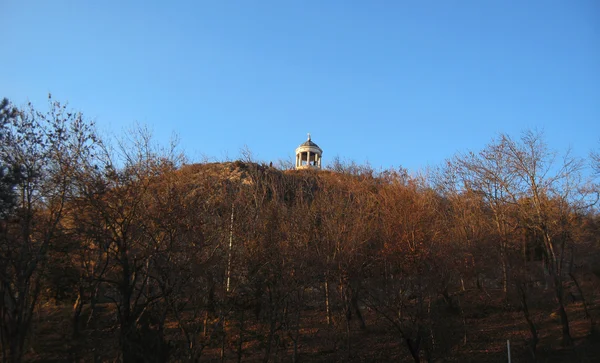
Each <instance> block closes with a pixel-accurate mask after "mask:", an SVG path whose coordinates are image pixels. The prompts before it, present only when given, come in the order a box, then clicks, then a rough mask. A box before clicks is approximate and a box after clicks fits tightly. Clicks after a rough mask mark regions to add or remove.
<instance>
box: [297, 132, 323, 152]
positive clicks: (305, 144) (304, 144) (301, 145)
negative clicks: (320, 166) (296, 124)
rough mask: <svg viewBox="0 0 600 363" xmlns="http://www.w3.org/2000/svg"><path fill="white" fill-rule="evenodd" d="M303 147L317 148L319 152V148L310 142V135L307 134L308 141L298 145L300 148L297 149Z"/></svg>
mask: <svg viewBox="0 0 600 363" xmlns="http://www.w3.org/2000/svg"><path fill="white" fill-rule="evenodd" d="M303 146H313V147H316V148H318V149H319V150H321V148H320V147H319V145H317V144H315V143H314V142H312V140H311V139H310V134H308V140H306V141H304V142H303V143H302V144H300V146H298V147H303Z"/></svg>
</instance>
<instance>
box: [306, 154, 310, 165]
mask: <svg viewBox="0 0 600 363" xmlns="http://www.w3.org/2000/svg"><path fill="white" fill-rule="evenodd" d="M306 165H310V151H307V152H306Z"/></svg>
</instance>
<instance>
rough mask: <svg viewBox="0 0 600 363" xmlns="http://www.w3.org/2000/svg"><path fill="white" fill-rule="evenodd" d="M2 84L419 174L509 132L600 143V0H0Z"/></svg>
mask: <svg viewBox="0 0 600 363" xmlns="http://www.w3.org/2000/svg"><path fill="white" fill-rule="evenodd" d="M0 14H1V16H0V19H1V20H0V35H1V39H0V44H1V45H2V56H1V57H0V69H1V72H2V73H1V75H0V97H8V98H9V99H10V100H12V101H13V102H14V103H16V104H17V105H23V104H24V103H25V102H27V101H28V100H30V101H32V102H33V103H34V104H36V105H37V106H38V107H45V106H46V103H45V102H46V97H47V94H48V92H51V93H52V95H53V97H54V98H56V99H58V100H60V101H69V103H70V105H71V106H72V107H73V108H74V109H77V110H80V111H82V112H83V113H84V114H85V115H86V116H87V117H88V118H90V119H94V120H95V121H96V122H97V124H98V126H99V128H100V129H101V130H103V131H105V132H113V133H117V134H118V133H120V132H121V131H122V130H123V128H124V127H125V126H127V125H131V124H132V122H134V121H139V122H141V123H145V124H148V125H150V126H151V127H152V128H153V129H154V132H155V134H156V135H157V137H158V138H159V139H160V140H167V139H168V137H169V135H170V134H171V132H172V131H174V132H176V133H178V134H179V135H180V139H181V146H182V147H183V148H184V149H185V150H186V152H187V153H188V154H189V155H190V156H191V157H193V158H194V157H195V158H200V156H201V155H208V156H211V157H214V158H216V159H223V158H225V157H229V158H236V157H237V156H239V151H240V149H241V148H242V147H243V146H244V145H247V146H248V147H249V148H250V149H251V150H252V151H253V153H254V154H255V155H256V156H257V157H258V159H260V160H264V161H267V162H269V161H276V160H278V159H280V158H281V159H287V158H291V157H293V154H294V149H295V147H296V146H297V145H298V144H300V143H302V142H303V141H305V139H306V133H307V132H310V133H311V134H312V138H313V141H315V142H316V143H317V144H319V145H320V146H321V147H322V148H323V149H324V155H323V157H324V162H325V163H327V161H329V160H331V158H332V157H333V156H335V155H339V156H340V157H342V158H347V159H352V160H355V161H357V162H359V163H363V162H366V161H368V162H370V163H371V165H373V166H374V167H376V168H379V167H383V168H387V167H390V166H395V167H397V166H404V167H407V168H409V169H410V170H417V169H420V168H423V167H426V166H428V165H431V166H433V165H437V164H438V163H440V162H441V161H442V160H444V159H445V158H448V157H450V156H452V155H453V154H454V153H455V152H456V151H464V150H467V149H473V150H478V149H480V148H481V147H483V146H484V145H485V144H487V143H488V142H489V141H490V140H491V139H492V138H493V137H494V136H495V135H497V134H498V133H499V132H506V133H509V134H511V135H513V136H518V135H519V133H520V131H521V130H523V129H525V128H538V129H543V130H544V131H545V134H546V138H547V141H548V142H549V143H550V144H551V146H553V147H555V148H557V149H560V150H563V149H565V148H567V147H568V146H572V147H573V149H574V151H575V153H576V154H578V155H581V156H585V155H587V153H588V152H589V151H590V150H591V149H592V148H596V149H598V148H600V1H597V0H572V1H567V0H559V1H553V0H542V1H536V0H527V1H522V0H519V1H508V0H497V1H494V0H485V1H481V0H474V1H445V0H435V1H396V0H393V1H392V0H390V1H384V0H381V1H376V0H375V1H370V0H368V1H367V0H362V1H353V0H343V1H341V0H340V1H334V0H304V1H301V0H269V1H268V0H252V1H251V0H237V1H233V0H232V1H224V0H212V1H208V0H207V1H202V0H198V1H195V0H190V1H82V0H72V1H65V0H52V1H47V0H39V1H29V0H0Z"/></svg>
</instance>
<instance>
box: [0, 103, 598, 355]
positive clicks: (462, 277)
mask: <svg viewBox="0 0 600 363" xmlns="http://www.w3.org/2000/svg"><path fill="white" fill-rule="evenodd" d="M1 121H2V127H3V128H2V134H1V137H2V139H1V140H0V141H1V143H2V148H1V150H0V152H1V157H2V160H1V162H2V165H1V169H0V171H1V174H0V181H1V190H0V194H1V195H0V197H1V199H2V200H1V202H2V204H1V206H2V211H1V212H2V213H1V217H2V220H1V223H0V283H1V285H0V297H1V299H0V324H1V325H0V334H1V335H0V337H1V341H0V346H1V348H2V358H3V361H7V362H19V361H50V360H57V361H66V360H68V361H123V362H164V361H194V362H196V361H217V360H219V361H263V362H268V361H293V362H298V361H353V360H354V361H359V360H360V361H364V360H366V361H388V360H396V361H398V360H400V361H415V362H420V361H428V362H429V361H431V362H433V361H441V360H451V361H469V360H471V359H473V360H479V361H482V360H502V359H504V357H505V355H506V353H505V352H504V351H503V350H497V348H498V347H504V344H505V342H506V340H507V339H511V340H512V341H513V347H514V348H513V349H514V351H513V354H516V356H518V357H520V358H519V359H522V360H529V361H535V360H538V359H540V356H544V357H547V356H549V355H550V353H548V352H552V351H553V350H552V349H560V350H561V352H564V351H566V352H570V351H573V352H574V353H573V354H575V355H574V356H578V357H585V356H586V354H594V353H593V352H592V353H590V352H588V351H587V350H585V349H586V348H585V347H582V344H583V343H582V342H583V341H585V340H586V339H594V337H595V329H596V327H595V320H596V319H597V317H598V298H599V296H597V291H599V289H598V286H599V284H598V283H599V280H598V279H599V274H600V270H598V268H597V267H595V266H597V265H598V263H599V262H600V234H599V231H600V230H599V226H600V217H599V214H598V210H597V205H596V202H597V197H598V188H597V185H594V184H593V180H592V179H589V180H588V179H585V176H586V172H585V169H584V164H582V163H583V162H584V161H583V160H578V159H576V158H571V157H569V156H568V155H566V156H565V157H562V158H557V157H556V155H555V154H554V152H553V151H552V150H551V149H549V148H548V146H547V145H545V143H544V140H543V138H542V137H541V135H540V134H537V133H533V132H526V133H524V134H523V137H521V138H519V139H513V138H511V137H509V136H507V135H501V136H500V137H498V138H497V139H495V140H493V141H492V142H491V143H490V144H489V145H488V146H487V147H486V148H485V149H484V150H482V151H481V152H472V153H467V154H458V155H456V156H455V157H453V158H450V159H449V160H448V162H447V163H446V164H445V165H443V166H441V167H440V168H438V169H437V170H434V171H431V172H429V173H428V174H427V175H426V176H424V175H409V174H408V173H407V171H405V170H403V169H394V170H385V171H374V170H372V169H371V168H370V167H368V166H360V165H356V164H344V163H341V162H339V160H338V161H337V162H336V163H334V164H333V165H331V167H330V168H329V169H328V170H323V171H311V170H302V171H295V170H281V169H278V168H274V167H270V166H267V165H266V164H264V163H260V162H255V161H252V160H245V161H235V162H223V163H186V162H185V158H184V157H183V155H180V154H178V153H176V152H175V149H174V148H166V149H165V148H161V147H159V146H156V145H155V144H153V141H152V139H151V138H150V137H149V134H147V133H145V132H143V130H142V131H139V130H138V132H137V133H134V134H133V136H132V137H131V138H130V139H129V140H127V139H126V140H121V141H120V142H117V143H115V144H114V146H113V147H110V146H108V145H107V141H106V140H100V139H99V138H98V137H97V136H96V134H95V132H94V130H93V126H92V125H91V124H89V123H86V122H85V121H84V119H83V118H82V116H81V115H80V114H76V113H71V112H70V111H68V110H67V109H66V108H65V106H64V105H61V104H59V103H57V102H53V101H51V104H50V111H49V112H48V113H45V114H42V113H39V112H37V111H35V110H34V109H33V107H30V108H29V109H28V110H27V111H21V110H17V109H15V108H12V106H10V105H9V104H8V103H4V104H3V105H2V119H1ZM592 160H594V159H593V158H592ZM494 319H498V320H500V321H503V322H504V323H506V324H508V328H506V327H500V325H498V326H496V328H490V329H489V330H490V331H491V330H493V329H496V330H497V331H502V332H504V333H503V334H504V335H495V334H494V333H493V332H490V333H489V334H488V333H485V332H482V330H483V329H481V327H482V326H485V324H496V323H495V320H494ZM50 322H52V323H50ZM574 322H576V324H574ZM48 324H50V325H48ZM482 324H483V325H482ZM573 326H576V329H575V330H574V328H573ZM486 337H487V338H486ZM488 338H489V340H485V339H488ZM58 342H60V343H58ZM48 347H51V348H48ZM495 349H496V350H495ZM565 354H566V353H565ZM565 357H567V358H565V359H567V360H568V359H570V358H568V357H572V356H567V355H565ZM596 357H597V356H596Z"/></svg>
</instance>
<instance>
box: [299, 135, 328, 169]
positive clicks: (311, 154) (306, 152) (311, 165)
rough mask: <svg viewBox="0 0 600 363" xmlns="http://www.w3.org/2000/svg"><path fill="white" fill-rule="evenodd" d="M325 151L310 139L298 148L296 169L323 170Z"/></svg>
mask: <svg viewBox="0 0 600 363" xmlns="http://www.w3.org/2000/svg"><path fill="white" fill-rule="evenodd" d="M321 155H323V150H321V148H320V147H319V145H317V144H315V143H314V142H312V141H311V139H310V134H308V140H306V141H305V142H303V143H302V144H300V146H298V147H297V148H296V169H321Z"/></svg>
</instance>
